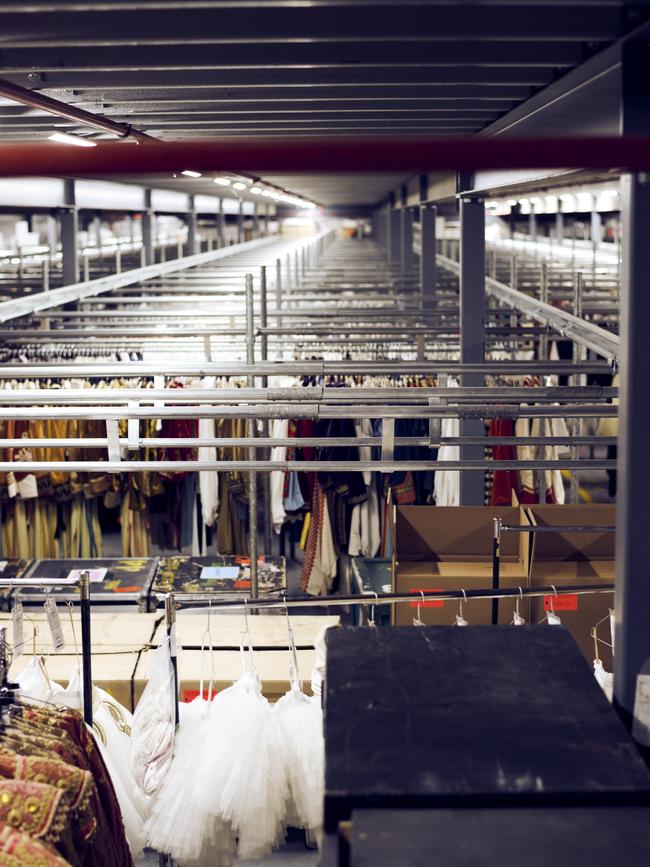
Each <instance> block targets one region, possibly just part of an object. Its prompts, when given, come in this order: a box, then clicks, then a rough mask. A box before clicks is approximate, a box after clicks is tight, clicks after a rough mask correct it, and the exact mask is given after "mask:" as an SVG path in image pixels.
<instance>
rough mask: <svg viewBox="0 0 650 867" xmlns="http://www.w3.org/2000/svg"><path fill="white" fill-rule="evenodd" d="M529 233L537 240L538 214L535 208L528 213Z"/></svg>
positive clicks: (532, 238)
mask: <svg viewBox="0 0 650 867" xmlns="http://www.w3.org/2000/svg"><path fill="white" fill-rule="evenodd" d="M528 234H529V235H530V237H531V240H533V241H536V240H537V216H536V215H535V211H533V210H531V212H530V214H529V215H528Z"/></svg>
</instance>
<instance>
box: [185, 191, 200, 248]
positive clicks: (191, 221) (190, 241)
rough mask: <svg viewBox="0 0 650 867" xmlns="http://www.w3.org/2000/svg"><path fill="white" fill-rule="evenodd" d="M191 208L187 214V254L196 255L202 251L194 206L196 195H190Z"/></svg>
mask: <svg viewBox="0 0 650 867" xmlns="http://www.w3.org/2000/svg"><path fill="white" fill-rule="evenodd" d="M188 199H189V206H190V210H189V213H188V215H187V255H188V256H195V255H196V254H197V253H200V252H201V251H200V250H199V249H198V240H199V233H198V225H197V214H196V210H195V208H194V196H188Z"/></svg>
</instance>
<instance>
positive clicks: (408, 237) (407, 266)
mask: <svg viewBox="0 0 650 867" xmlns="http://www.w3.org/2000/svg"><path fill="white" fill-rule="evenodd" d="M400 222H401V225H400V229H401V231H400V236H401V237H400V256H401V262H400V264H401V267H402V277H403V278H404V277H405V276H406V274H408V273H410V272H411V271H412V270H413V210H412V209H411V208H407V207H404V208H402V210H401V212H400Z"/></svg>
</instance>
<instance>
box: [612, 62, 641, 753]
mask: <svg viewBox="0 0 650 867" xmlns="http://www.w3.org/2000/svg"><path fill="white" fill-rule="evenodd" d="M647 53H648V48H647V46H646V47H645V54H646V55H647ZM646 59H647V57H646ZM621 219H622V223H623V229H624V230H623V281H622V286H621V318H620V334H621V347H622V351H623V354H622V357H621V384H620V388H619V395H620V405H619V413H618V417H619V430H618V443H619V451H618V478H617V497H616V501H617V505H616V526H617V528H618V529H617V536H616V653H615V655H614V692H615V701H616V704H617V705H618V707H619V709H620V710H621V712H622V715H623V718H624V721H626V722H628V723H629V722H631V717H632V714H633V712H634V707H635V695H636V689H637V676H638V675H639V672H641V670H642V669H643V671H644V676H645V677H646V678H647V676H648V674H650V671H649V669H648V664H649V662H650V630H649V629H648V611H650V582H649V581H648V540H647V534H648V528H647V514H648V509H647V501H648V485H650V452H649V451H648V442H649V441H650V401H648V400H646V399H644V396H643V395H644V393H645V383H644V379H645V375H646V371H647V366H648V351H649V349H650V343H649V341H648V323H650V294H648V292H647V275H648V274H649V273H650V245H649V244H648V239H647V236H646V234H647V227H648V225H650V176H649V175H647V174H643V175H640V174H636V175H624V176H623V177H622V178H621ZM646 722H647V720H646ZM645 746H648V744H647V743H646V744H645Z"/></svg>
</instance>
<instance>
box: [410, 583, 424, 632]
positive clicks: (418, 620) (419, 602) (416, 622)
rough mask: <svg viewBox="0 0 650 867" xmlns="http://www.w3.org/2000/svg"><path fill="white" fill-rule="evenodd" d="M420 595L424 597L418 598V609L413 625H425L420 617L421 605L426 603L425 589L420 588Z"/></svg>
mask: <svg viewBox="0 0 650 867" xmlns="http://www.w3.org/2000/svg"><path fill="white" fill-rule="evenodd" d="M420 596H421V597H422V599H421V600H420V599H418V610H417V613H416V615H415V617H414V618H413V626H424V625H425V624H424V623H423V622H422V620H421V619H420V605H424V591H423V590H420Z"/></svg>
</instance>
